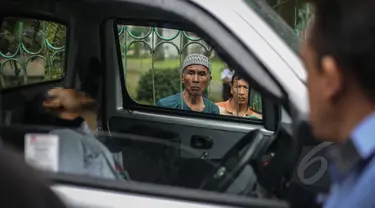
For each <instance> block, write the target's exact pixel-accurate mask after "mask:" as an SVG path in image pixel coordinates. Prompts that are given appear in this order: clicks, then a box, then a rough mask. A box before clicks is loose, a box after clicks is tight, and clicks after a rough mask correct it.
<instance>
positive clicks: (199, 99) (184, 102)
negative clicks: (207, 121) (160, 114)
mask: <svg viewBox="0 0 375 208" xmlns="http://www.w3.org/2000/svg"><path fill="white" fill-rule="evenodd" d="M210 65H211V64H210V61H209V59H208V58H207V57H206V56H204V55H201V54H190V55H188V56H186V58H185V60H184V62H183V64H182V72H181V74H182V76H181V83H182V85H183V86H184V90H183V91H182V93H177V94H175V95H171V96H168V97H165V98H162V99H160V100H159V101H158V102H157V103H156V106H159V107H166V108H175V109H182V110H191V111H197V112H205V113H213V114H219V113H220V111H219V108H218V107H217V106H216V105H215V104H214V103H213V102H212V101H210V100H208V99H207V98H204V97H203V92H204V90H205V89H206V88H207V87H208V85H209V83H210V80H211V79H212V77H211V66H210Z"/></svg>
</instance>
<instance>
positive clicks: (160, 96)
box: [116, 22, 262, 120]
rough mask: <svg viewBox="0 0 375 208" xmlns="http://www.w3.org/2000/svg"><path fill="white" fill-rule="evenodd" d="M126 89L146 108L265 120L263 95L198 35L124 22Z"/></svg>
mask: <svg viewBox="0 0 375 208" xmlns="http://www.w3.org/2000/svg"><path fill="white" fill-rule="evenodd" d="M116 26H117V31H116V32H117V33H118V36H119V39H118V42H117V44H118V46H119V49H120V51H119V54H121V59H122V66H123V70H124V74H125V83H126V86H125V87H126V88H125V89H126V91H127V93H128V94H129V96H130V97H131V99H132V100H133V101H134V102H135V103H137V104H139V105H143V106H150V107H151V106H152V107H155V106H156V107H158V108H168V109H175V110H179V111H196V112H203V113H210V114H220V115H224V116H236V117H244V118H245V119H248V120H252V119H255V120H260V119H262V98H261V95H260V94H259V93H257V92H256V91H255V90H254V89H253V88H252V85H251V83H248V82H247V81H245V80H244V79H243V78H242V77H241V76H238V74H236V73H235V72H236V69H233V68H231V67H230V66H228V65H227V64H226V63H225V62H224V61H222V60H221V59H220V57H219V56H218V54H217V53H216V51H215V50H213V49H212V47H211V46H210V45H209V44H208V43H207V42H205V41H204V40H203V39H202V38H200V37H198V36H197V35H195V34H194V33H192V32H190V31H186V30H182V29H181V28H177V29H176V28H173V27H171V26H168V25H163V26H162V27H160V26H141V25H128V24H126V23H121V22H118V24H117V25H116Z"/></svg>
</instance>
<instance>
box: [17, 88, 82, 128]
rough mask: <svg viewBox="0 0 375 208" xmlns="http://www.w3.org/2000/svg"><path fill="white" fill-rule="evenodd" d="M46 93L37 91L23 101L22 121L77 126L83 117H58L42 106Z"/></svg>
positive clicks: (32, 123)
mask: <svg viewBox="0 0 375 208" xmlns="http://www.w3.org/2000/svg"><path fill="white" fill-rule="evenodd" d="M46 93H47V92H42V93H38V94H37V95H35V96H34V98H33V99H31V100H30V101H28V102H26V103H25V110H24V116H23V123H24V124H29V125H42V126H45V125H48V126H61V127H67V128H69V127H71V128H72V127H74V128H77V127H79V126H80V125H81V124H82V122H83V119H82V118H77V119H74V120H64V119H60V118H59V117H58V116H57V115H56V114H54V113H52V112H49V111H47V110H46V109H45V108H44V106H43V101H44V100H45V99H46Z"/></svg>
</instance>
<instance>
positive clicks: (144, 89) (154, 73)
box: [103, 3, 278, 187]
mask: <svg viewBox="0 0 375 208" xmlns="http://www.w3.org/2000/svg"><path fill="white" fill-rule="evenodd" d="M168 5H169V3H168ZM170 5H174V3H170ZM153 6H156V5H153ZM171 7H172V6H171ZM135 8H136V7H135ZM121 11H123V10H121ZM121 11H120V10H119V11H118V14H117V13H115V12H116V11H112V14H116V18H114V19H112V22H109V21H108V22H107V23H105V24H104V26H103V27H107V29H106V31H109V30H110V28H112V27H113V25H115V27H116V28H117V34H110V33H109V32H106V33H105V35H107V36H106V43H105V47H106V50H105V52H104V53H105V55H106V56H105V57H106V68H107V69H110V70H106V73H107V74H106V78H107V83H110V84H109V85H107V86H108V88H107V90H106V92H105V100H106V112H105V113H104V115H105V116H104V120H103V123H105V124H106V125H105V126H104V127H105V129H107V130H108V131H110V132H125V133H134V131H137V132H136V133H137V134H143V135H145V136H147V135H150V134H152V135H155V134H163V135H171V136H170V137H171V140H173V142H176V143H177V144H178V145H179V146H180V147H181V148H180V149H181V151H180V152H179V153H178V154H179V157H178V161H177V163H178V167H179V168H180V171H179V176H180V177H181V178H183V179H182V180H179V182H181V181H182V182H183V184H180V185H184V186H187V187H189V186H197V185H198V184H196V183H200V182H201V180H202V179H203V178H204V177H205V176H206V175H207V174H208V173H209V172H210V171H212V168H213V167H215V166H214V165H207V164H210V163H208V162H207V161H209V162H213V163H214V164H215V163H219V162H220V160H221V159H222V158H223V157H224V155H225V154H226V153H227V152H228V151H229V150H230V148H231V147H233V146H234V145H235V144H236V143H237V142H238V141H239V140H240V139H241V138H242V137H243V136H244V135H245V134H246V133H248V132H249V131H251V130H254V129H262V131H263V132H264V134H265V135H266V139H271V138H272V136H273V131H274V129H273V128H272V127H271V126H272V125H273V124H272V123H275V121H276V118H277V117H278V115H276V114H275V113H274V112H272V113H269V114H265V115H267V116H264V117H263V120H260V119H248V118H240V117H236V116H221V115H211V114H203V113H194V112H186V111H182V110H180V109H165V108H164V109H162V108H157V107H155V104H156V103H157V101H158V100H159V99H160V98H162V96H167V95H173V94H175V93H179V92H181V91H182V86H181V81H180V76H181V74H180V73H181V69H180V65H181V62H182V61H183V59H184V57H185V56H186V55H187V54H188V52H186V48H187V49H191V51H192V50H193V49H194V48H193V49H192V48H189V46H193V45H194V44H195V45H198V46H200V47H201V50H200V52H202V53H206V54H208V55H209V56H211V57H213V56H214V54H215V53H216V54H221V53H224V54H226V53H229V52H228V51H227V50H228V49H227V48H225V49H223V48H220V47H218V48H215V49H214V50H212V45H213V44H216V45H215V46H222V45H223V44H227V45H228V44H229V43H232V42H233V41H235V40H234V39H233V38H232V37H228V40H226V42H225V43H223V42H221V43H220V44H218V43H217V42H216V43H215V42H213V41H215V40H211V39H205V38H200V37H199V36H197V35H195V34H194V33H198V32H201V31H202V30H204V29H205V30H207V26H206V25H201V26H200V27H198V26H197V25H194V24H193V25H189V24H185V23H184V22H183V21H181V22H176V20H175V19H176V18H175V17H173V18H172V17H170V16H167V15H166V16H165V17H159V16H158V14H155V15H156V16H154V14H151V13H150V17H148V16H147V15H146V14H145V15H135V14H131V13H129V12H126V13H124V12H121ZM127 14H129V15H127ZM172 14H173V13H172ZM172 14H170V15H172ZM168 15H169V14H168ZM173 15H174V14H173ZM197 18H198V17H197ZM199 18H201V17H199ZM172 19H173V21H171V20H172ZM195 21H200V20H199V19H195ZM197 27H198V28H197ZM206 32H207V31H204V33H206ZM136 33H138V34H136ZM161 33H162V34H161ZM204 33H203V34H204ZM163 35H164V36H163ZM226 37H227V36H226ZM231 39H232V40H231ZM184 41H185V42H184ZM208 41H211V43H210V44H207V42H208ZM165 45H168V47H169V48H167V49H166V48H165V47H163V46H165ZM137 47H138V48H141V52H138V51H136V50H137V49H136V48H137ZM228 47H229V48H230V47H231V46H230V45H229V46H228ZM160 48H162V49H163V50H164V54H163V57H161V59H164V60H159V59H160V57H158V56H160V50H161V49H160ZM229 50H230V49H229ZM145 51H146V52H145ZM173 52H174V53H173ZM213 52H214V53H213ZM237 53H238V54H237V55H235V56H238V57H240V56H242V57H243V58H244V57H245V56H244V53H242V54H240V52H239V51H237ZM120 54H121V56H120ZM118 57H121V58H118ZM170 57H172V58H170ZM217 57H219V56H218V55H217ZM244 59H245V58H244ZM252 59H253V58H251V57H246V60H249V61H248V62H246V63H244V64H246V66H247V68H248V70H249V71H252V72H254V71H257V70H259V71H261V66H260V65H257V64H256V63H255V62H251V61H250V60H252ZM137 60H138V62H137ZM211 64H212V66H213V67H212V74H211V76H212V77H213V78H212V80H211V83H210V88H209V90H210V93H208V99H210V100H212V101H214V102H215V103H216V102H220V101H225V100H222V99H221V91H220V89H221V85H222V83H221V80H220V76H221V74H220V73H221V72H220V70H222V69H223V68H224V66H225V65H226V64H227V63H226V62H223V61H221V60H220V59H219V58H217V59H216V60H215V58H213V61H212V63H211ZM235 65H237V64H235ZM163 67H164V68H163ZM163 71H164V73H165V74H163ZM263 74H264V73H263ZM117 77H120V79H119V78H117ZM164 77H167V78H164ZM265 77H266V76H265ZM163 79H164V81H163ZM170 79H174V80H172V81H170ZM259 79H262V80H263V83H261V84H263V86H262V87H264V86H267V88H270V89H272V90H275V89H276V91H277V88H276V85H275V84H274V82H271V81H270V80H269V79H268V78H263V77H262V78H259ZM163 82H165V83H163ZM256 84H258V83H256V82H254V85H256ZM165 88H167V90H164V89H165ZM168 88H173V89H168ZM163 90H164V91H163ZM165 91H167V92H165ZM168 93H169V94H168ZM215 93H216V94H215ZM254 94H255V93H251V95H250V97H252V95H254ZM217 97H218V98H217ZM254 97H255V96H254ZM114 98H115V99H114ZM258 102H259V103H263V105H264V106H267V105H268V104H269V103H270V102H269V101H267V100H266V99H262V98H260V99H258ZM258 108H259V110H260V111H261V110H263V109H262V107H261V106H259V107H258ZM267 123H268V124H271V125H268V126H266V125H265V124H267ZM266 127H268V128H266ZM176 140H177V141H176ZM205 145H207V146H205ZM124 152H130V151H129V150H127V151H124ZM135 162H136V163H137V164H138V163H139V161H136V160H135ZM125 166H131V167H134V165H132V163H129V164H125ZM139 166H141V165H140V164H138V166H137V167H139ZM147 168H148V167H145V169H143V170H140V169H136V170H134V172H142V173H144V172H147V171H146V170H148V169H147ZM195 170H199V171H195ZM130 172H132V171H130ZM134 175H138V176H140V175H141V174H134ZM136 177H137V176H136ZM142 179H143V180H147V179H145V178H140V180H142ZM150 180H151V179H150Z"/></svg>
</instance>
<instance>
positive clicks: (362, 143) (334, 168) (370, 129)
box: [328, 113, 375, 181]
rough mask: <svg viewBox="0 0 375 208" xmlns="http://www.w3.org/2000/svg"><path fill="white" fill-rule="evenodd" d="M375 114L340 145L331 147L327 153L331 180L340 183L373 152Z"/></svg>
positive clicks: (359, 125)
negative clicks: (329, 161) (330, 162)
mask: <svg viewBox="0 0 375 208" xmlns="http://www.w3.org/2000/svg"><path fill="white" fill-rule="evenodd" d="M373 135H375V113H373V114H371V115H369V116H368V117H366V118H365V119H363V121H361V122H360V123H359V124H358V125H357V126H356V127H355V129H354V130H353V131H352V133H351V135H350V139H348V140H347V141H346V142H344V143H342V144H336V145H334V146H332V147H331V148H330V149H329V151H328V157H329V158H330V160H331V161H332V162H333V163H332V164H331V168H330V169H331V171H330V172H331V176H332V179H333V180H338V181H341V180H342V179H343V178H344V177H345V175H346V174H348V172H350V171H351V170H352V169H353V168H355V167H357V165H358V164H359V163H360V162H361V161H364V160H366V159H367V158H368V157H370V156H371V155H372V154H374V152H375V140H374V139H373Z"/></svg>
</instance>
